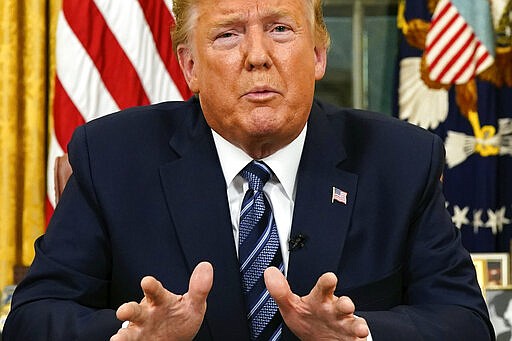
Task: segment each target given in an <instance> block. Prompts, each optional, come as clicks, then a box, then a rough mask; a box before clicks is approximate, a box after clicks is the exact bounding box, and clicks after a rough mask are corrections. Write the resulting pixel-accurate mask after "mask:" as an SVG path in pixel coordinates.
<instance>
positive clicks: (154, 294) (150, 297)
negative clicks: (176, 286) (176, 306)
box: [140, 276, 177, 306]
mask: <svg viewBox="0 0 512 341" xmlns="http://www.w3.org/2000/svg"><path fill="white" fill-rule="evenodd" d="M140 286H141V288H142V291H144V296H145V298H146V300H147V301H148V303H149V304H151V305H156V306H157V305H163V304H167V303H169V301H170V300H171V301H172V300H173V299H177V298H176V295H174V294H172V293H170V292H169V291H168V290H166V289H165V288H164V287H163V285H162V283H160V282H159V281H158V280H157V279H156V278H154V277H152V276H146V277H144V278H143V279H142V280H141V281H140ZM169 294H170V295H169Z"/></svg>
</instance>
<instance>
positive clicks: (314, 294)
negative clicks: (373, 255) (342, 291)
mask: <svg viewBox="0 0 512 341" xmlns="http://www.w3.org/2000/svg"><path fill="white" fill-rule="evenodd" d="M337 282H338V279H337V278H336V275H334V274H333V273H325V274H323V275H322V276H320V278H319V279H318V281H317V283H316V285H315V286H314V287H313V289H312V290H311V292H310V293H309V294H308V295H307V296H304V297H300V296H298V295H296V294H294V293H293V292H292V291H291V290H290V286H289V284H288V281H287V280H286V278H285V277H284V276H283V274H282V273H281V272H280V271H279V270H278V269H277V268H268V269H267V270H266V271H265V285H266V286H267V289H268V291H269V293H270V295H271V296H272V297H273V298H274V300H275V301H276V303H277V305H278V306H279V310H280V312H281V315H282V316H283V320H284V322H285V323H286V325H287V326H288V327H289V328H290V330H291V331H292V332H293V333H294V334H295V335H296V336H297V337H298V338H300V339H301V340H303V341H307V340H365V339H366V337H367V336H368V333H369V331H368V325H367V324H366V321H365V320H364V319H363V318H359V317H356V316H354V311H355V306H354V303H353V302H352V300H351V299H350V298H348V297H346V296H342V297H336V296H334V290H335V288H336V284H337Z"/></svg>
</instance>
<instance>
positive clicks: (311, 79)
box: [6, 0, 494, 341]
mask: <svg viewBox="0 0 512 341" xmlns="http://www.w3.org/2000/svg"><path fill="white" fill-rule="evenodd" d="M173 11H174V12H175V16H176V22H177V26H176V27H175V30H174V32H173V43H174V44H175V50H176V52H177V55H178V57H179V61H180V65H181V67H182V70H183V72H184V75H185V78H186V79H187V82H188V84H189V86H190V88H191V89H192V90H193V91H194V92H195V93H196V97H195V98H193V99H191V100H189V101H187V102H180V103H178V102H175V103H162V104H158V105H153V106H149V107H142V108H133V109H129V110H126V111H124V112H121V113H118V114H115V115H110V116H108V117H105V118H102V119H99V120H96V121H93V122H91V123H89V124H86V125H85V126H82V127H80V128H78V129H77V131H76V132H75V134H74V137H73V140H72V142H71V143H70V145H69V156H70V161H71V164H72V166H73V175H72V176H71V178H70V180H69V182H68V184H67V186H66V189H65V191H64V193H63V195H62V197H61V200H60V202H59V205H58V207H57V209H56V211H55V214H54V217H53V218H52V221H51V223H50V226H49V227H48V231H47V233H46V235H45V236H43V237H42V238H40V239H38V241H37V242H36V245H35V247H36V258H35V260H34V263H33V265H32V267H31V270H30V272H29V274H28V276H27V278H26V279H25V280H24V281H23V282H22V283H21V284H20V285H19V287H18V289H17V292H16V293H15V295H14V300H13V309H12V312H11V315H10V316H9V319H8V321H7V325H6V335H7V340H40V339H41V340H43V339H44V340H46V339H49V340H72V339H83V340H103V339H107V338H109V337H110V336H112V335H113V334H116V335H114V336H113V337H112V338H111V340H113V341H122V340H191V339H193V338H195V339H197V340H248V339H272V340H277V339H283V340H293V339H297V338H298V339H302V340H321V339H324V340H331V339H336V340H364V339H370V338H373V339H375V340H466V339H472V340H492V339H493V338H494V335H493V332H492V327H491V326H490V323H489V320H488V313H487V310H486V307H485V304H484V301H483V299H482V296H481V294H480V290H479V288H478V285H477V283H476V277H475V271H474V268H473V266H472V262H471V259H470V257H469V255H468V253H467V252H466V251H465V250H464V248H463V247H462V245H461V241H460V234H459V232H458V231H457V229H456V228H455V227H454V226H453V224H452V223H451V220H450V217H449V215H448V214H447V212H446V211H445V206H444V198H443V195H442V188H441V182H440V180H439V179H440V176H441V174H442V170H443V159H444V152H443V146H442V142H441V141H440V139H439V138H437V137H435V136H434V135H432V134H430V133H428V132H426V131H424V130H422V129H420V128H417V127H413V126H410V125H408V124H407V123H404V122H400V121H397V120H395V119H393V118H388V117H385V116H383V115H378V114H372V113H368V112H364V111H355V110H341V109H338V108H335V107H332V106H329V105H327V104H325V103H321V102H319V101H316V100H314V99H313V93H314V84H315V80H318V79H320V78H321V77H322V76H323V75H324V72H325V65H326V51H327V48H328V46H329V36H328V34H327V31H326V29H325V24H324V22H323V19H322V12H321V2H320V0H282V1H271V0H259V1H253V0H217V1H211V0H201V1H195V2H192V1H181V0H175V1H174V4H173ZM253 160H257V161H253ZM246 165H249V166H246ZM265 174H266V175H265ZM265 176H266V177H265ZM255 179H256V180H255ZM262 179H264V180H262ZM258 181H259V182H258ZM255 182H256V183H259V185H258V186H260V187H257V186H256V185H253V183H255ZM246 192H247V193H248V196H246V194H245V193H246ZM246 198H249V200H246ZM247 212H254V213H253V215H252V216H250V217H251V218H250V219H249V218H247V214H248V213H247ZM263 217H265V219H268V220H265V219H264V218H263ZM261 221H264V222H265V224H264V228H265V229H264V236H265V237H262V236H259V235H257V238H255V240H256V241H257V243H255V246H254V249H253V251H251V250H249V252H247V250H246V244H245V241H247V240H250V239H251V238H252V237H249V236H252V233H253V232H254V231H256V230H257V228H256V226H258V228H259V225H260V222H261ZM247 226H250V227H249V228H248V227H247ZM247 231H249V232H247ZM265 233H266V234H265ZM272 245H273V246H272ZM246 253H247V254H249V256H248V258H247V260H246V258H245V257H246ZM255 254H256V255H257V256H255V258H258V262H257V261H256V260H255V258H251V256H252V255H255ZM260 258H261V260H265V261H267V260H268V263H267V265H265V266H260V265H259V260H260ZM247 262H248V263H249V264H256V263H258V266H255V268H254V269H252V268H251V270H250V271H251V273H250V274H247V272H246V268H245V266H246V264H248V263H247ZM270 265H276V266H277V267H273V266H270ZM251 266H252V265H251ZM141 279H142V280H141ZM251 281H252V282H251ZM249 282H251V283H252V284H248V283H249ZM139 283H140V285H139ZM254 283H257V284H254ZM260 284H261V288H260V289H262V291H261V292H257V293H256V294H257V295H254V296H252V288H253V285H254V287H258V286H259V285H260ZM141 288H142V290H141ZM254 297H256V302H255V303H254V300H253V299H254ZM126 302H128V303H126ZM253 303H254V304H253ZM121 321H126V323H125V324H123V327H121Z"/></svg>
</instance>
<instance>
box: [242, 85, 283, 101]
mask: <svg viewBox="0 0 512 341" xmlns="http://www.w3.org/2000/svg"><path fill="white" fill-rule="evenodd" d="M279 94H280V92H279V91H278V90H276V89H274V88H272V87H268V86H257V87H254V88H252V89H250V90H249V91H247V92H245V93H244V94H243V95H242V97H243V98H245V99H247V100H249V101H253V102H264V101H268V100H271V99H272V98H274V97H276V96H278V95H279Z"/></svg>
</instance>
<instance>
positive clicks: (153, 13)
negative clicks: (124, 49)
mask: <svg viewBox="0 0 512 341" xmlns="http://www.w3.org/2000/svg"><path fill="white" fill-rule="evenodd" d="M139 3H140V5H141V7H142V10H143V12H144V16H145V17H146V21H147V23H148V25H149V27H150V28H151V32H152V34H153V39H154V40H155V42H156V46H157V49H158V53H159V54H160V57H161V58H162V60H163V61H164V64H165V66H166V68H167V71H168V72H169V74H170V75H171V77H172V79H173V81H174V83H175V84H176V87H177V88H178V90H179V92H180V94H181V96H182V97H183V98H189V97H190V96H192V92H191V91H190V89H189V88H188V86H187V83H186V82H185V78H184V77H183V73H182V72H181V69H180V65H179V63H178V59H177V58H176V55H175V54H174V51H173V50H172V42H171V39H169V35H170V29H171V25H172V24H173V23H174V19H173V17H172V15H171V13H170V12H169V11H168V10H167V6H166V4H165V2H164V1H162V0H150V1H148V0H139Z"/></svg>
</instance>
